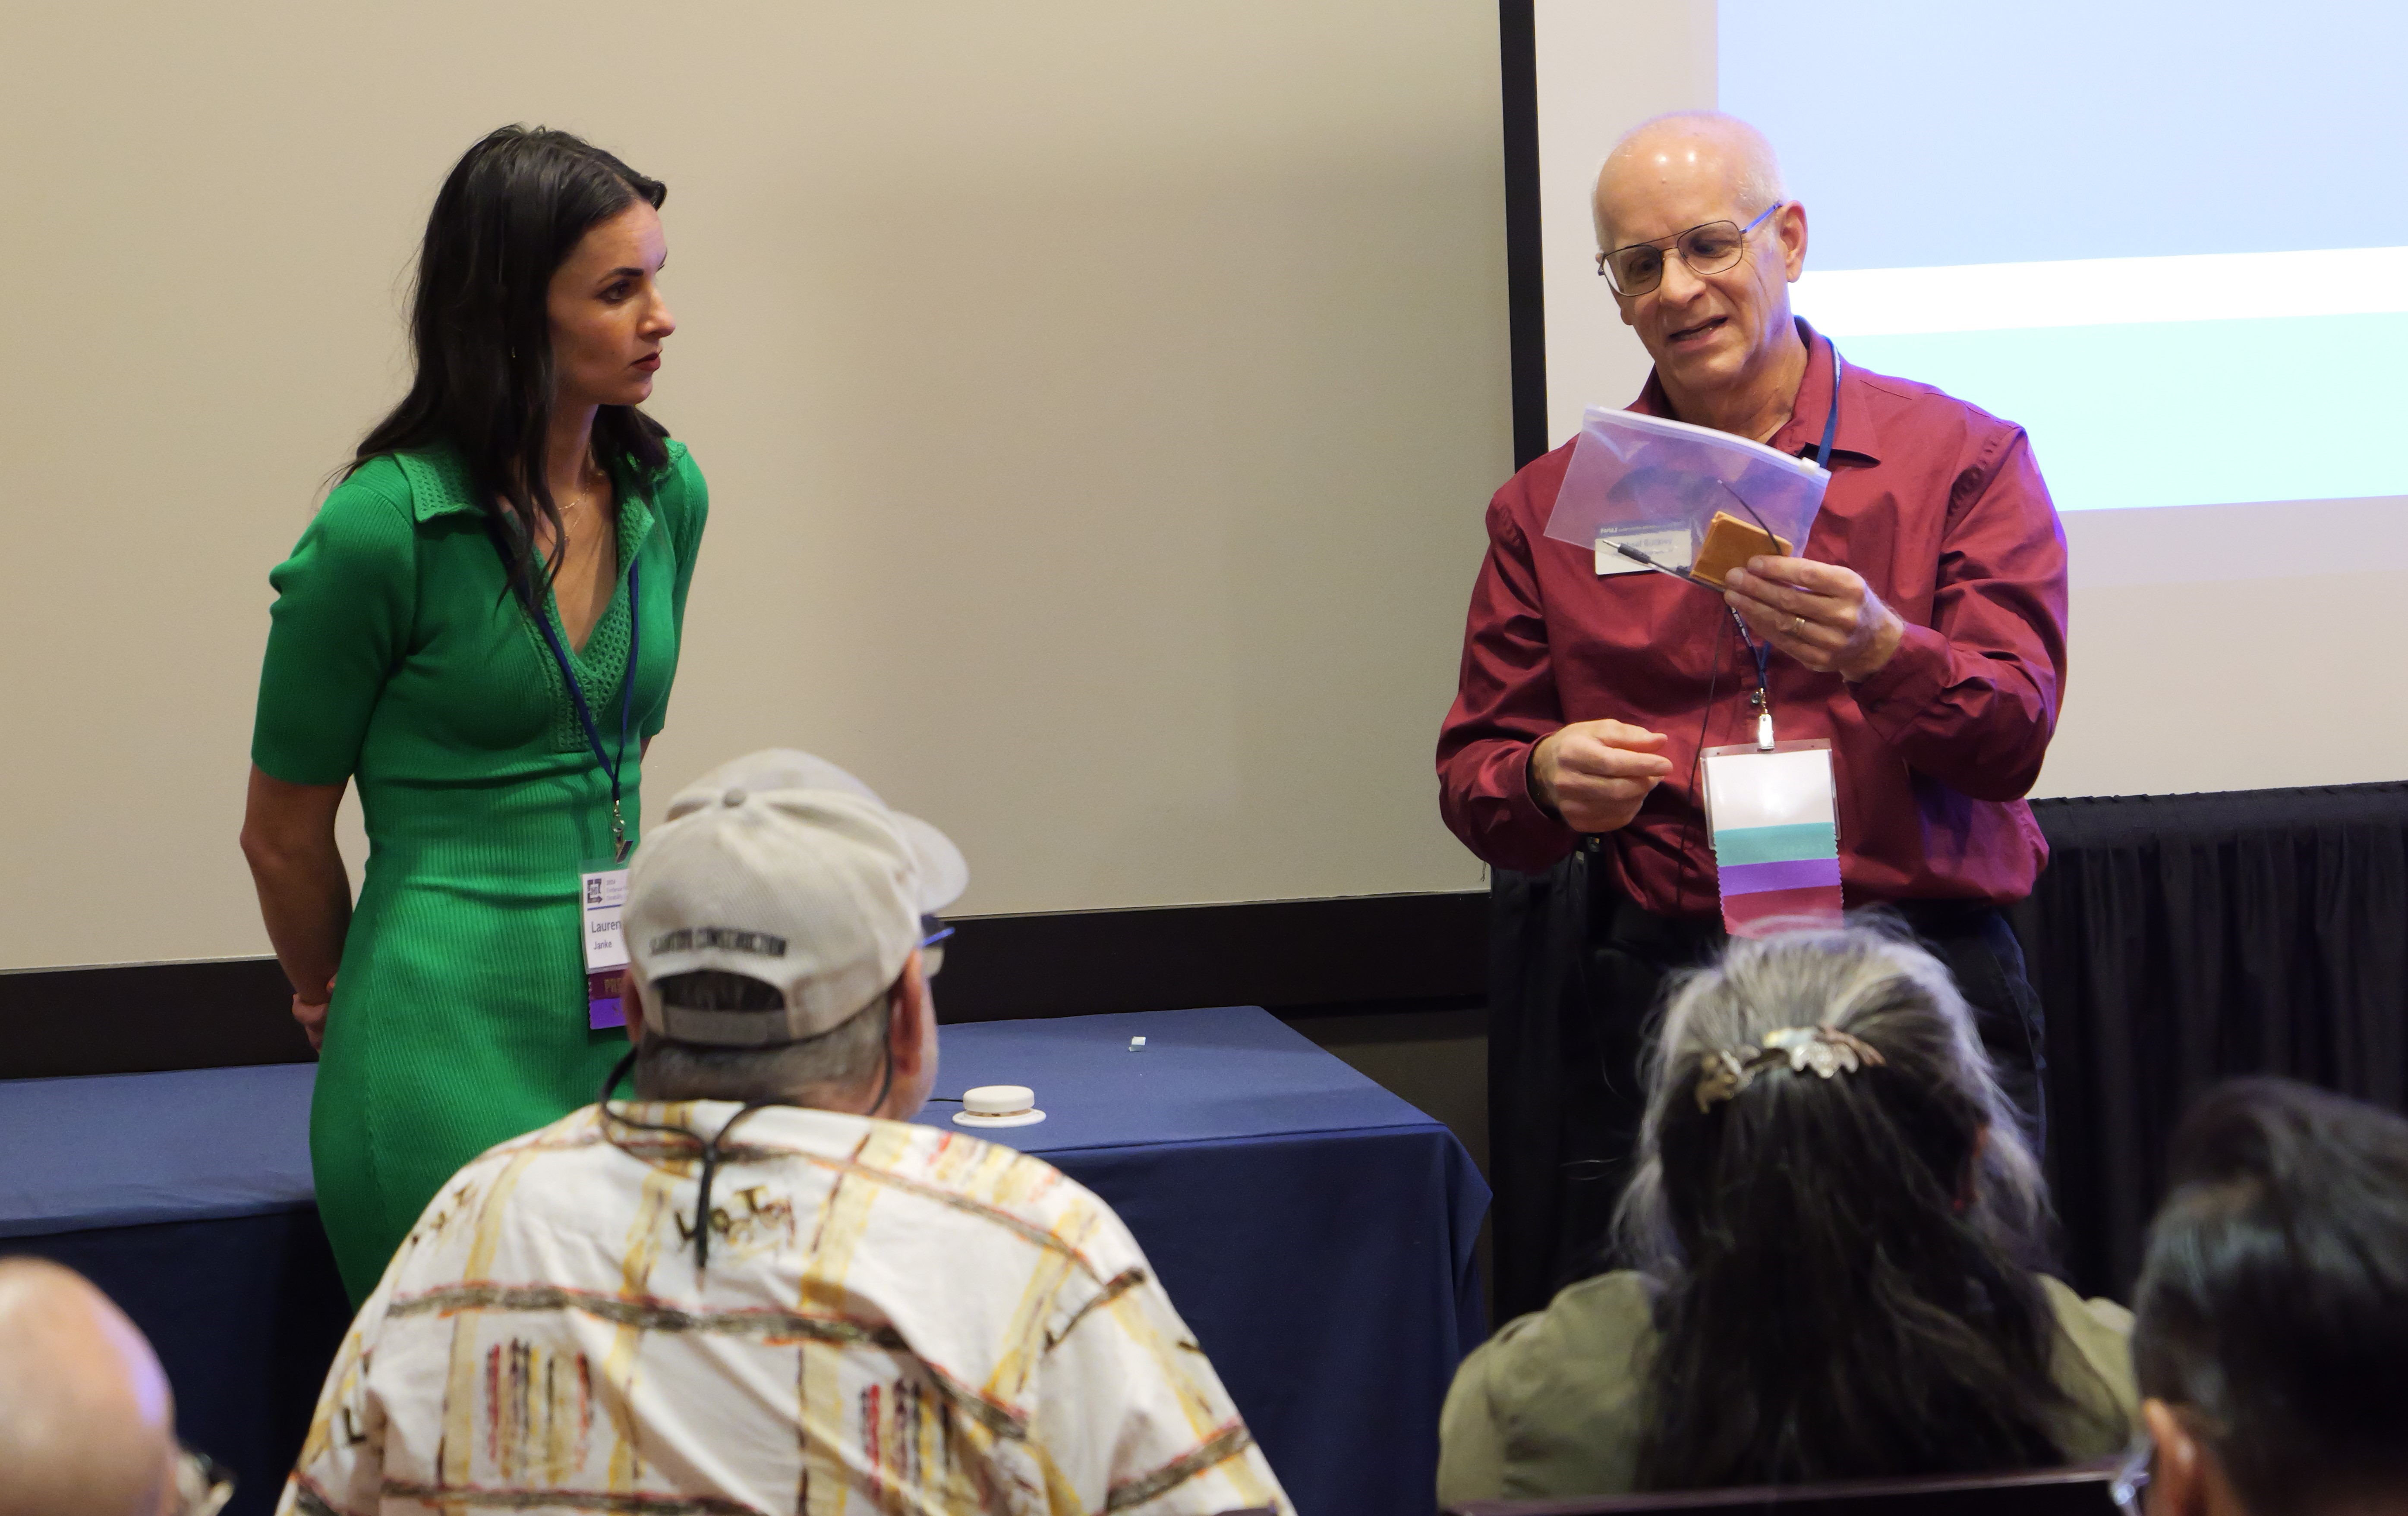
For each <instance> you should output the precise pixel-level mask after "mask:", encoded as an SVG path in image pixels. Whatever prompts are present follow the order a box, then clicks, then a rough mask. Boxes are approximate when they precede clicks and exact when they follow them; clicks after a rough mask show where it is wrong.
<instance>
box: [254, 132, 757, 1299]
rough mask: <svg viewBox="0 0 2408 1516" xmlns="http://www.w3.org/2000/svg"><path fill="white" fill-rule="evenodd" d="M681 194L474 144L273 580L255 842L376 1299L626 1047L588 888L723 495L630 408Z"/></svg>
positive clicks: (314, 1153)
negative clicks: (341, 464) (401, 385)
mask: <svg viewBox="0 0 2408 1516" xmlns="http://www.w3.org/2000/svg"><path fill="white" fill-rule="evenodd" d="M666 195H667V190H666V189H665V188H664V187H663V186H662V185H661V184H660V182H659V181H657V180H655V179H646V178H645V177H644V176H642V175H641V174H638V173H637V172H636V171H635V170H634V169H632V168H629V167H628V166H627V165H626V164H624V163H622V162H620V161H619V160H618V159H617V158H615V157H612V156H611V155H610V154H609V153H607V152H603V151H601V150H598V149H595V148H594V147H592V146H590V145H588V144H586V143H585V142H582V141H581V140H579V139H578V138H576V137H574V136H569V135H567V134H566V133H564V132H552V131H543V130H534V131H530V130H528V129H526V128H524V127H505V128H503V129H501V130H499V131H497V132H495V133H493V134H492V135H490V136H487V137H486V138H485V139H484V140H483V141H481V142H479V143H478V144H477V145H476V146H475V147H473V148H471V149H470V150H468V152H467V154H466V156H465V157H463V158H462V159H461V160H460V162H459V164H458V165H457V166H456V167H454V168H453V169H452V173H451V176H450V177H449V178H448V179H446V180H445V182H444V185H443V188H442V190H441V191H440V193H438V194H437V197H436V201H435V208H434V212H433V214H432V216H431V217H430V218H429V220H428V222H427V226H426V239H425V244H424V247H423V250H422V251H421V253H420V257H419V264H418V283H417V290H416V294H415V297H414V303H413V308H412V313H411V324H410V335H411V339H412V346H413V348H414V350H415V352H416V357H417V376H416V379H415V381H414V383H413V384H412V386H411V388H410V391H409V395H408V396H407V397H406V398H405V399H403V401H402V402H401V404H400V405H399V406H398V407H397V408H395V409H394V412H393V414H392V415H391V416H389V417H387V418H386V419H385V420H384V422H381V423H380V424H379V425H378V426H377V428H376V429H375V430H374V431H372V432H370V433H369V434H368V436H367V437H366V440H365V441H363V442H362V443H361V444H360V446H359V450H358V454H357V456H356V458H355V459H354V460H353V462H352V464H351V468H350V471H349V473H348V474H347V475H346V477H345V478H344V479H343V480H342V481H341V482H340V483H339V484H338V485H337V487H336V488H335V490H334V491H333V493H330V494H329V495H328V496H327V497H326V500H325V503H324V504H323V505H322V507H321V508H319V511H318V514H317V517H316V519H315V520H313V521H312V522H310V523H309V526H308V530H307V531H305V532H303V533H302V535H301V540H300V543H299V545H298V546H296V547H295V548H294V550H293V555H292V556H291V557H290V558H288V559H286V560H285V562H284V563H282V564H281V565H279V566H278V567H277V568H276V570H275V571H274V572H273V573H272V574H270V575H269V576H268V578H269V582H270V583H271V584H273V585H274V586H275V588H276V591H277V600H276V607H275V611H274V622H273V625H272V628H271V630H270V631H269V633H268V638H267V656H266V661H265V668H264V669H263V671H262V673H261V675H260V684H259V707H258V715H257V719H256V721H255V723H254V725H253V728H252V735H251V791H250V797H249V803H248V807H247V808H246V812H245V816H244V821H243V833H242V843H243V851H244V853H245V854H246V855H247V856H248V858H249V859H250V862H251V875H252V879H253V880H254V882H255V883H256V884H257V886H258V890H259V901H260V908H261V912H262V914H263V915H264V916H265V920H266V925H267V935H268V937H269V940H270V941H271V942H272V943H273V944H274V945H275V948H276V955H277V958H278V960H279V962H280V963H281V964H282V965H283V968H284V973H285V976H286V978H287V979H289V980H291V982H292V986H293V992H294V994H293V1011H294V1016H295V1017H296V1018H297V1019H298V1020H299V1021H300V1023H301V1024H302V1026H303V1027H304V1028H305V1029H306V1030H307V1031H308V1034H309V1038H310V1040H311V1042H312V1043H315V1044H320V1046H321V1061H320V1064H319V1069H318V1083H317V1093H316V1096H315V1099H314V1102H313V1104H312V1107H311V1110H310V1122H309V1147H310V1156H311V1161H312V1165H313V1167H314V1169H315V1172H316V1179H317V1191H318V1208H319V1211H320V1214H321V1215H322V1218H323V1220H324V1222H325V1226H326V1233H327V1236H328V1237H329V1239H330V1240H331V1241H332V1242H333V1244H334V1248H335V1257H336V1261H337V1264H338V1265H339V1266H340V1267H341V1269H342V1275H343V1282H344V1285H345V1286H346V1287H347V1288H348V1289H349V1290H350V1292H351V1297H352V1299H354V1300H358V1299H361V1298H363V1297H365V1296H366V1294H368V1292H369V1291H370V1290H372V1289H373V1288H375V1286H376V1282H377V1280H378V1278H379V1277H380V1275H381V1274H382V1273H383V1271H384V1266H385V1264H386V1262H387V1260H388V1259H390V1258H391V1257H392V1255H393V1252H394V1249H395V1248H396V1247H397V1246H398V1245H399V1244H400V1242H401V1239H402V1237H404V1236H406V1235H407V1234H408V1232H409V1228H410V1226H411V1225H412V1224H413V1223H415V1222H416V1221H417V1219H418V1216H419V1213H420V1212H421V1211H423V1210H424V1209H426V1204H427V1202H428V1201H429V1200H431V1199H432V1198H434V1196H435V1194H436V1192H437V1190H438V1189H440V1188H441V1187H442V1185H443V1184H444V1183H445V1182H446V1181H447V1180H450V1179H451V1177H452V1174H453V1172H454V1171H455V1170H457V1169H458V1168H459V1166H461V1165H462V1164H464V1163H466V1161H467V1160H468V1159H470V1158H473V1157H475V1156H476V1155H477V1154H478V1153H480V1152H482V1151H485V1150H486V1149H487V1148H490V1147H492V1146H493V1145H494V1144H495V1143H497V1142H502V1141H505V1140H507V1139H509V1138H510V1137H517V1136H519V1135H520V1134H521V1133H523V1132H528V1131H532V1130H534V1129H535V1128H537V1127H538V1126H542V1125H545V1124H546V1123H550V1122H552V1121H555V1120H557V1119H559V1118H560V1117H561V1116H564V1115H566V1114H567V1113H568V1112H569V1111H571V1110H573V1109H575V1108H577V1107H579V1106H581V1105H584V1104H586V1103H587V1102H589V1101H591V1100H592V1099H593V1098H594V1092H595V1088H596V1087H597V1086H598V1085H599V1084H600V1083H601V1080H602V1078H603V1076H604V1075H605V1074H606V1073H607V1072H609V1068H610V1066H611V1064H612V1062H613V1061H614V1060H615V1059H616V1058H617V1057H618V1055H619V1053H620V1052H621V1051H624V1048H625V1045H626V1037H625V1034H624V1032H623V1031H621V1030H619V1029H618V1027H617V1025H616V1024H611V1023H609V1010H610V1009H611V1008H614V1007H615V1006H616V1001H615V1000H612V999H610V998H609V988H608V981H607V979H599V980H595V981H593V982H592V983H589V980H588V966H589V965H588V963H587V960H586V953H585V948H584V936H585V930H586V924H585V916H584V910H583V907H582V904H581V902H582V900H583V899H584V896H585V894H586V890H587V882H586V880H585V875H586V873H587V872H588V871H589V870H593V869H596V868H600V867H603V866H605V865H608V864H609V862H610V861H611V860H612V859H613V858H614V856H615V855H617V854H619V853H622V852H624V851H625V850H626V849H627V848H628V847H631V846H632V845H633V843H634V841H635V839H636V837H637V835H638V823H639V822H640V820H641V798H642V796H641V783H642V756H643V748H644V746H645V745H646V744H647V743H648V742H649V741H650V740H651V738H652V735H653V734H654V733H656V732H658V731H659V730H660V729H661V724H662V722H663V720H664V718H665V715H666V712H667V707H668V697H669V683H670V680H671V679H672V678H673V677H674V675H675V674H676V671H677V661H678V643H679V637H680V636H681V630H682V628H683V625H684V621H685V603H686V592H687V587H688V586H689V584H690V583H691V582H692V580H693V577H694V564H695V553H696V551H698V550H699V549H700V547H701V544H702V532H703V522H704V518H705V516H706V514H707V512H708V509H709V497H708V494H707V493H706V492H705V489H704V486H703V480H702V474H701V472H700V471H699V470H698V469H696V468H695V465H694V460H693V459H692V458H690V457H688V456H687V455H686V452H685V450H684V449H683V448H681V447H680V446H679V445H678V444H677V443H675V442H671V441H669V440H668V439H667V433H666V432H665V431H664V429H663V428H662V427H661V425H660V424H659V423H658V422H654V421H652V419H651V418H650V417H648V416H646V415H645V414H644V413H643V412H642V411H641V410H639V409H638V408H637V407H638V406H639V405H640V404H641V403H642V402H643V401H644V400H645V399H646V398H648V397H649V396H650V395H651V393H652V376H653V374H654V373H655V372H656V371H657V370H658V369H659V367H660V361H661V345H662V343H663V342H664V341H665V340H666V339H667V337H668V336H669V334H670V333H671V332H673V331H675V330H676V322H674V320H673V319H672V318H671V317H670V314H669V310H668V307H667V303H666V301H665V300H664V298H663V296H662V293H661V290H660V285H659V275H660V269H661V264H662V262H663V260H664V259H665V258H666V257H667V243H666V241H665V240H664V237H663V235H662V231H661V221H660V215H659V208H658V207H660V204H661V202H662V200H663V199H664V198H665V197H666ZM354 781H355V782H357V784H358V785H359V789H360V806H361V809H362V812H363V814H364V816H365V819H366V823H367V833H368V859H367V872H366V881H365V883H364V884H363V886H362V889H361V892H360V897H359V902H358V906H357V908H356V909H355V908H353V905H352V901H351V889H350V882H349V880H348V877H347V876H346V874H345V871H344V867H343V862H342V858H341V856H340V855H339V853H338V852H337V850H336V845H335V812H336V808H337V806H338V805H339V804H340V802H341V800H342V796H343V790H344V787H345V785H346V784H347V783H349V782H354ZM338 969H339V971H340V972H339V973H338V972H337V970H338Z"/></svg>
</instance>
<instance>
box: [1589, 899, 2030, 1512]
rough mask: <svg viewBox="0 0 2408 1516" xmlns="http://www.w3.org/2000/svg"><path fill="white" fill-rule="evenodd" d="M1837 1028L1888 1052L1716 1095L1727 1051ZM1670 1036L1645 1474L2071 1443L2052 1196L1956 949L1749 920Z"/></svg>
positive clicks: (1650, 1130)
mask: <svg viewBox="0 0 2408 1516" xmlns="http://www.w3.org/2000/svg"><path fill="white" fill-rule="evenodd" d="M1817 1025H1828V1026H1833V1027H1836V1028H1838V1029H1840V1030H1841V1031H1843V1032H1846V1033H1849V1034H1851V1035H1852V1036H1854V1037H1857V1038H1860V1039H1862V1041H1863V1042H1865V1043H1867V1044H1870V1045H1871V1047H1872V1048H1873V1049H1874V1050H1875V1051H1877V1052H1878V1053H1879V1054H1880V1057H1881V1059H1882V1062H1881V1063H1880V1064H1879V1065H1873V1064H1871V1063H1870V1062H1868V1063H1866V1064H1865V1065H1864V1066H1861V1067H1859V1068H1857V1069H1856V1070H1855V1071H1853V1072H1850V1071H1845V1070H1842V1071H1840V1072H1837V1073H1834V1074H1833V1075H1831V1076H1830V1077H1829V1078H1824V1077H1821V1076H1820V1075H1818V1074H1817V1073H1815V1072H1814V1071H1813V1068H1811V1067H1809V1068H1805V1069H1802V1070H1793V1068H1792V1067H1791V1066H1790V1065H1789V1063H1788V1062H1787V1061H1785V1060H1784V1061H1781V1062H1778V1063H1776V1064H1774V1065H1770V1066H1768V1067H1765V1068H1764V1069H1763V1071H1762V1072H1760V1073H1758V1074H1756V1076H1755V1077H1754V1078H1753V1079H1751V1080H1749V1081H1747V1082H1746V1083H1744V1084H1742V1086H1741V1087H1740V1089H1739V1090H1738V1092H1737V1093H1736V1094H1731V1095H1730V1096H1729V1097H1728V1098H1724V1099H1717V1100H1714V1101H1713V1102H1712V1103H1711V1104H1702V1103H1701V1101H1700V1098H1699V1075H1700V1070H1701V1064H1702V1061H1703V1060H1704V1059H1706V1058H1708V1057H1711V1056H1712V1055H1713V1054H1714V1053H1715V1052H1717V1051H1721V1050H1731V1051H1734V1052H1736V1053H1737V1054H1738V1055H1739V1056H1740V1057H1741V1058H1742V1060H1744V1059H1745V1058H1746V1057H1747V1055H1748V1051H1749V1050H1756V1049H1761V1048H1762V1047H1763V1046H1764V1038H1765V1034H1767V1033H1769V1032H1772V1031H1775V1030H1777V1029H1780V1028H1784V1027H1814V1026H1817ZM1654 1047H1655V1050H1656V1051H1654V1053H1653V1054H1652V1055H1651V1056H1652V1058H1653V1064H1652V1066H1651V1067H1650V1069H1649V1089H1648V1107H1647V1116H1646V1124H1645V1126H1644V1129H1643V1131H1642V1133H1641V1150H1640V1151H1641V1166H1640V1170H1639V1172H1638V1174H1637V1176H1636V1177H1635V1178H1634V1180H1633V1181H1632V1184H1631V1188H1630V1191H1629V1193H1628V1194H1626V1195H1625V1197H1624V1200H1623V1206H1622V1209H1621V1211H1620V1213H1619V1214H1618V1215H1617V1217H1616V1228H1617V1236H1618V1237H1619V1239H1620V1242H1621V1245H1622V1247H1623V1249H1624V1250H1625V1251H1627V1252H1630V1253H1633V1254H1635V1255H1636V1257H1635V1259H1634V1261H1636V1262H1639V1263H1641V1264H1642V1265H1644V1266H1647V1267H1648V1268H1649V1269H1650V1271H1651V1272H1652V1273H1653V1274H1655V1276H1656V1278H1657V1280H1659V1281H1660V1282H1661V1284H1662V1291H1661V1293H1660V1294H1659V1295H1658V1297H1657V1306H1656V1323H1657V1327H1658V1338H1657V1350H1656V1356H1655V1359H1654V1361H1653V1364H1652V1366H1651V1367H1650V1370H1649V1373H1650V1385H1649V1388H1650V1391H1651V1400H1652V1405H1653V1417H1652V1421H1651V1425H1650V1427H1649V1429H1648V1432H1647V1434H1646V1437H1645V1439H1644V1442H1643V1444H1642V1447H1641V1456H1640V1466H1639V1483H1640V1487H1641V1489H1648V1490H1680V1489H1704V1488H1712V1487H1716V1486H1727V1485H1749V1484H1773V1483H1781V1484H1787V1483H1804V1482H1813V1481H1818V1480H1839V1479H1856V1478H1875V1477H1881V1476H1888V1475H1898V1476H1904V1475H1914V1474H1947V1473H1974V1472H1982V1471H1987V1470H1994V1469H2007V1468H2019V1467H2032V1466H2042V1465H2048V1464H2056V1463H2059V1462H2062V1461H2063V1458H2064V1453H2063V1452H2062V1451H2061V1450H2060V1449H2059V1447H2058V1444H2057V1437H2056V1436H2055V1435H2054V1433H2053V1431H2052V1428H2053V1427H2058V1426H2061V1425H2062V1423H2061V1421H2060V1420H2059V1418H2060V1417H2062V1416H2063V1415H2064V1414H2065V1413H2066V1412H2067V1411H2068V1410H2069V1409H2071V1399H2070V1397H2069V1396H2068V1395H2067V1394H2065V1393H2064V1392H2063V1391H2062V1390H2061V1389H2059V1388H2058V1386H2057V1383H2056V1381H2055V1380H2054V1379H2053V1378H2052V1377H2051V1373H2050V1365H2051V1358H2052V1355H2053V1352H2054V1350H2055V1345H2056V1337H2057V1328H2056V1319H2055V1316H2054V1313H2053V1312H2052V1311H2051V1309H2050V1308H2049V1305H2048V1302H2047V1298H2046V1297H2045V1295H2043V1294H2042V1292H2041V1289H2040V1285H2039V1281H2038V1280H2036V1279H2035V1278H2034V1277H2033V1275H2032V1273H2031V1272H2030V1268H2029V1265H2030V1264H2031V1263H2032V1262H2034V1261H2036V1259H2037V1257H2038V1255H2039V1252H2040V1249H2041V1244H2040V1241H2039V1239H2040V1237H2042V1233H2043V1228H2044V1225H2045V1210H2046V1201H2045V1197H2044V1194H2043V1192H2042V1186H2041V1180H2040V1177H2039V1173H2038V1170H2037V1169H2036V1168H2035V1166H2033V1164H2032V1159H2031V1154H2030V1151H2029V1150H2028V1148H2027V1146H2026V1145H2025V1143H2024V1140H2023V1138H2022V1137H2021V1135H2020V1132H2019V1129H2018V1127H2017V1125H2016V1120H2015V1117H2014V1108H2013V1107H2012V1106H2010V1105H2009V1103H2008V1102H2007V1100H2006V1097H2005V1096H2004V1095H2003V1094H2000V1089H1999V1086H1998V1082H1997V1080H1996V1079H1995V1078H1994V1077H1993V1076H1992V1074H1991V1072H1990V1067H1989V1064H1988V1061H1987V1059H1986V1057H1985V1054H1984V1053H1983V1051H1982V1047H1981V1043H1980V1041H1979V1039H1978V1038H1977V1037H1975V1035H1974V1033H1973V1030H1972V1021H1971V1015H1970V1014H1969V1013H1968V1011H1967V1010H1966V1008H1965V1003H1964V1000H1963V999H1962V997H1960V996H1959V995H1958V994H1957V989H1956V986H1955V985H1954V984H1953V983H1952V982H1951V981H1950V980H1949V978H1948V973H1947V970H1946V969H1945V968H1943V967H1942V965H1940V963H1939V962H1938V961H1937V960H1936V959H1934V958H1932V957H1931V956H1930V955H1929V954H1928V953H1927V952H1925V951H1922V950H1921V949H1919V948H1916V947H1914V946H1912V945H1911V944H1909V943H1907V942H1904V941H1901V940H1899V939H1898V938H1897V937H1893V936H1891V935H1889V934H1887V933H1885V932H1883V931H1879V930H1873V929H1870V928H1867V927H1862V926H1858V927H1852V928H1843V929H1832V930H1826V931H1813V932H1800V933H1794V934H1789V935H1786V936H1783V937H1770V938H1765V939H1761V940H1757V941H1741V942H1735V943H1733V944H1732V946H1731V948H1730V950H1729V951H1728V952H1727V953H1726V954H1725V955H1724V957H1723V959H1722V961H1721V962H1720V963H1719V964H1717V965H1715V966H1713V967H1712V968H1709V969H1705V970H1702V971H1700V972H1699V973H1698V974H1696V975H1694V976H1692V977H1691V978H1689V979H1688V980H1686V981H1685V982H1684V984H1683V985H1682V986H1681V988H1680V989H1679V990H1678V992H1677V993H1676V994H1674V996H1673V997H1672V1000H1671V1002H1670V1006H1669V1007H1668V1008H1667V1009H1666V1011H1665V1015H1664V1023H1663V1026H1662V1028H1661V1031H1660V1033H1659V1035H1658V1037H1656V1041H1655V1044H1654ZM1701 1105H1702V1108H1701ZM1985 1134H1986V1136H1985ZM1969 1185H1970V1187H1971V1194H1970V1195H1969V1194H1968V1187H1969Z"/></svg>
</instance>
